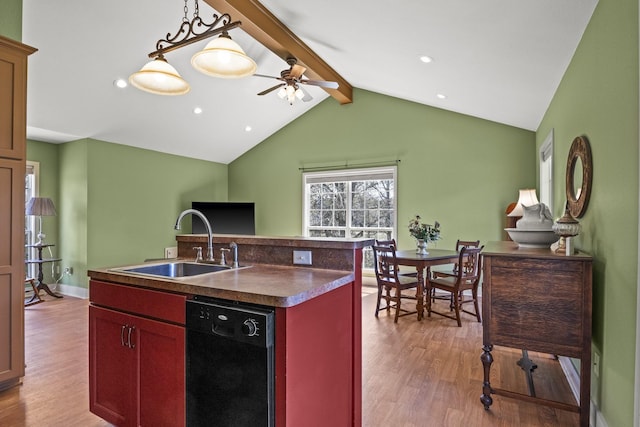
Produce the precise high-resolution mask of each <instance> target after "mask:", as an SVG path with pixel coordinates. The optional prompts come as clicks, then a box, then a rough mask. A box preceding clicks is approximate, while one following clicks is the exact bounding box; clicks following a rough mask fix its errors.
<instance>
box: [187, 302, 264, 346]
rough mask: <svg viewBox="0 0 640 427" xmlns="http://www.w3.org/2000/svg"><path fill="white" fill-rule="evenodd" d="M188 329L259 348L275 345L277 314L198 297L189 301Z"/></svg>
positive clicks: (249, 306)
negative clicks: (275, 319)
mask: <svg viewBox="0 0 640 427" xmlns="http://www.w3.org/2000/svg"><path fill="white" fill-rule="evenodd" d="M186 305H187V308H186V310H187V319H186V321H187V325H186V326H187V329H190V330H195V331H198V332H202V333H206V334H213V335H217V336H219V337H223V338H228V339H231V340H234V341H239V342H244V343H247V344H252V345H256V346H259V347H271V346H273V342H274V334H275V332H274V329H275V328H274V318H275V314H274V310H273V309H272V308H269V307H262V306H260V307H257V306H253V305H248V304H238V303H234V302H228V301H224V300H217V299H213V298H208V297H201V296H195V297H194V298H193V299H192V300H188V301H187V304H186Z"/></svg>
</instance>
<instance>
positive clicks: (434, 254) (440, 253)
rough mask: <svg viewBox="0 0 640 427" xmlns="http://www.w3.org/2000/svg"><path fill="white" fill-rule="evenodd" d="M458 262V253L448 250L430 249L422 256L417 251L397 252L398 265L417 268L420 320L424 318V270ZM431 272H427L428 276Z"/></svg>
mask: <svg viewBox="0 0 640 427" xmlns="http://www.w3.org/2000/svg"><path fill="white" fill-rule="evenodd" d="M457 260H458V252H456V251H452V250H446V249H429V254H428V255H420V254H418V253H416V251H415V249H414V250H410V251H396V261H397V263H398V265H407V266H412V267H415V268H416V272H417V274H416V278H417V280H418V291H417V293H416V298H417V300H418V301H417V303H416V310H417V311H418V320H422V318H423V317H424V270H425V268H426V269H429V267H432V266H434V265H444V264H453V263H454V262H456V261H457ZM429 273H430V272H429V271H427V274H429Z"/></svg>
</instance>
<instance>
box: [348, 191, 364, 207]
mask: <svg viewBox="0 0 640 427" xmlns="http://www.w3.org/2000/svg"><path fill="white" fill-rule="evenodd" d="M362 208H364V195H363V194H362V193H354V194H353V195H352V196H351V209H362Z"/></svg>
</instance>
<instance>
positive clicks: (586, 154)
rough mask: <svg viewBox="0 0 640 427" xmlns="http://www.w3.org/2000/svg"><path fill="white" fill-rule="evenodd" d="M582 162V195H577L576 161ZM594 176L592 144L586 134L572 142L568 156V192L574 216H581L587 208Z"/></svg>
mask: <svg viewBox="0 0 640 427" xmlns="http://www.w3.org/2000/svg"><path fill="white" fill-rule="evenodd" d="M578 159H580V161H581V162H582V186H581V187H580V197H576V192H575V190H574V188H575V185H574V179H573V178H574V175H575V169H576V163H577V161H578ZM592 176H593V163H592V160H591V146H590V145H589V140H588V139H587V137H586V136H584V135H583V136H578V137H576V138H575V139H574V140H573V142H572V143H571V148H570V149H569V157H568V158H567V175H566V193H567V203H568V205H569V212H571V215H573V217H574V218H581V217H582V216H583V215H584V213H585V211H586V210H587V205H588V204H589V197H590V196H591V179H592Z"/></svg>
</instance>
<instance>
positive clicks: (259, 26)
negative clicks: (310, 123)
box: [204, 0, 353, 104]
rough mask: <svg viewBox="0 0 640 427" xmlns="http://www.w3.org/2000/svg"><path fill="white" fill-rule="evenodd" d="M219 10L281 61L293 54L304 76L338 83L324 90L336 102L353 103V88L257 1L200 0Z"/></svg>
mask: <svg viewBox="0 0 640 427" xmlns="http://www.w3.org/2000/svg"><path fill="white" fill-rule="evenodd" d="M204 1H205V2H206V3H207V4H208V5H209V6H211V7H212V8H214V9H215V10H216V11H218V12H219V13H228V14H229V15H230V16H231V19H233V20H234V21H236V20H239V21H241V22H242V26H241V28H242V29H243V30H244V31H245V32H246V33H247V34H249V35H250V36H251V37H253V38H254V39H256V40H257V41H258V42H259V43H261V44H262V45H264V46H265V47H266V48H267V49H269V50H270V51H272V52H273V53H275V54H276V55H278V56H279V57H280V58H282V59H283V60H286V59H287V58H288V57H294V58H296V59H297V60H298V64H300V65H302V66H303V67H306V68H307V71H306V72H305V75H306V76H307V77H309V78H311V79H314V80H327V81H334V82H337V83H338V85H339V86H338V89H326V88H323V89H324V90H325V91H326V92H328V93H329V95H331V96H332V97H334V98H335V99H336V100H337V101H338V102H340V104H349V103H351V102H353V87H352V86H351V85H350V84H349V83H348V82H347V81H346V80H345V79H344V78H343V77H342V76H341V75H340V74H338V73H337V72H336V71H335V70H334V69H333V68H331V67H330V66H329V64H327V63H326V62H324V60H323V59H322V58H320V56H318V54H316V53H315V52H314V51H313V50H311V48H310V47H309V46H307V45H306V44H305V43H304V42H303V41H302V40H300V39H299V38H298V36H296V35H295V34H294V33H293V32H292V31H291V30H289V28H287V27H286V25H284V24H283V23H282V22H281V21H280V20H279V19H278V18H276V17H275V16H274V15H273V14H272V13H271V12H269V10H268V9H267V8H266V7H264V6H263V5H262V4H260V2H258V1H257V0H204Z"/></svg>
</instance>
